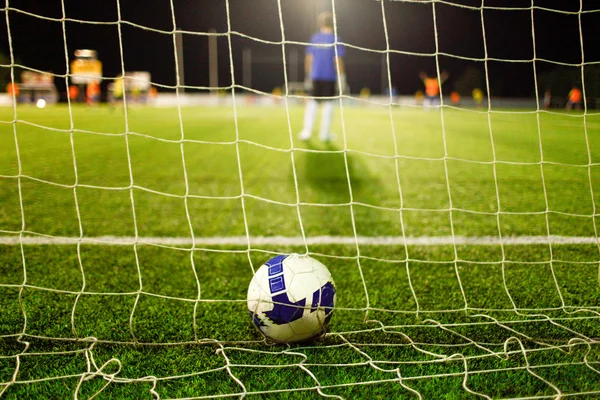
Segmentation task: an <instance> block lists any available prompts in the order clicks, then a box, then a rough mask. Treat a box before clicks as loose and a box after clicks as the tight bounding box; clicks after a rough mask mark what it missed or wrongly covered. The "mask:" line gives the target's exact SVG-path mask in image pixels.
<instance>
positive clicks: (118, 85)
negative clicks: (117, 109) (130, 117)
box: [113, 75, 123, 104]
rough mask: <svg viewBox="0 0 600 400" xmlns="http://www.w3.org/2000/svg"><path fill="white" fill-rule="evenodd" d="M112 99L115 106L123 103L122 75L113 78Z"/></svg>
mask: <svg viewBox="0 0 600 400" xmlns="http://www.w3.org/2000/svg"><path fill="white" fill-rule="evenodd" d="M113 99H114V102H115V104H117V103H120V102H121V101H123V75H119V76H117V77H116V78H115V82H114V85H113Z"/></svg>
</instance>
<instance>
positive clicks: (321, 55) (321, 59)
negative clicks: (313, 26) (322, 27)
mask: <svg viewBox="0 0 600 400" xmlns="http://www.w3.org/2000/svg"><path fill="white" fill-rule="evenodd" d="M339 41H340V38H339V36H338V42H339ZM334 42H335V35H334V34H333V33H324V32H319V33H315V34H314V35H313V36H312V38H311V39H310V43H311V44H313V46H309V47H308V49H306V54H310V55H312V57H313V63H312V71H311V79H312V80H317V81H333V82H335V81H337V68H336V65H335V57H336V53H335V48H334V47H333V43H334ZM315 44H321V45H322V44H329V45H330V46H314V45H315ZM336 47H337V56H338V57H342V56H343V55H344V46H342V45H341V44H339V43H338V44H337V46H336Z"/></svg>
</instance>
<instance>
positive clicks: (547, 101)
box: [544, 89, 552, 110]
mask: <svg viewBox="0 0 600 400" xmlns="http://www.w3.org/2000/svg"><path fill="white" fill-rule="evenodd" d="M551 107H552V92H550V90H549V89H548V90H546V91H545V92H544V108H545V109H546V110H549V109H550V108H551Z"/></svg>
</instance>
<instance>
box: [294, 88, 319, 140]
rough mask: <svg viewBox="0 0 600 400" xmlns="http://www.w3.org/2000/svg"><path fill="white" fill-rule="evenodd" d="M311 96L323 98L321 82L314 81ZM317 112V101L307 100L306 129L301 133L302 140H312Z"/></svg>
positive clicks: (305, 112)
mask: <svg viewBox="0 0 600 400" xmlns="http://www.w3.org/2000/svg"><path fill="white" fill-rule="evenodd" d="M311 96H315V97H320V96H321V85H320V82H319V81H313V83H312V93H311ZM317 110H318V103H317V100H315V99H314V98H309V99H307V100H306V106H305V108H304V127H303V128H302V132H300V135H299V137H300V140H308V139H310V137H311V135H312V131H313V127H314V125H315V120H316V119H317Z"/></svg>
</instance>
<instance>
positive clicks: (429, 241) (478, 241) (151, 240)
mask: <svg viewBox="0 0 600 400" xmlns="http://www.w3.org/2000/svg"><path fill="white" fill-rule="evenodd" d="M248 242H250V245H253V246H260V245H276V246H302V245H304V244H305V243H306V244H308V245H328V244H329V245H356V244H357V243H358V244H359V245H367V246H369V245H370V246H404V245H407V246H443V245H471V246H489V245H535V244H598V243H600V241H599V239H598V238H597V237H593V236H592V237H590V236H557V235H550V236H506V237H503V238H502V239H500V238H499V237H497V236H415V237H402V236H357V237H354V236H310V237H306V238H303V237H301V236H250V237H246V236H210V237H195V238H193V239H192V238H191V237H161V236H159V237H141V236H140V237H138V238H137V239H136V238H135V237H134V236H94V237H82V238H78V237H59V236H31V235H29V236H20V235H17V234H15V235H12V236H0V245H18V244H21V243H22V244H25V245H73V244H77V243H83V244H89V245H101V246H126V245H133V244H136V243H137V244H138V245H144V244H148V245H165V246H169V245H173V246H176V245H179V246H185V245H189V246H192V245H194V246H203V245H217V246H218V245H222V246H229V245H234V246H235V245H240V246H245V245H248Z"/></svg>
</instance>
